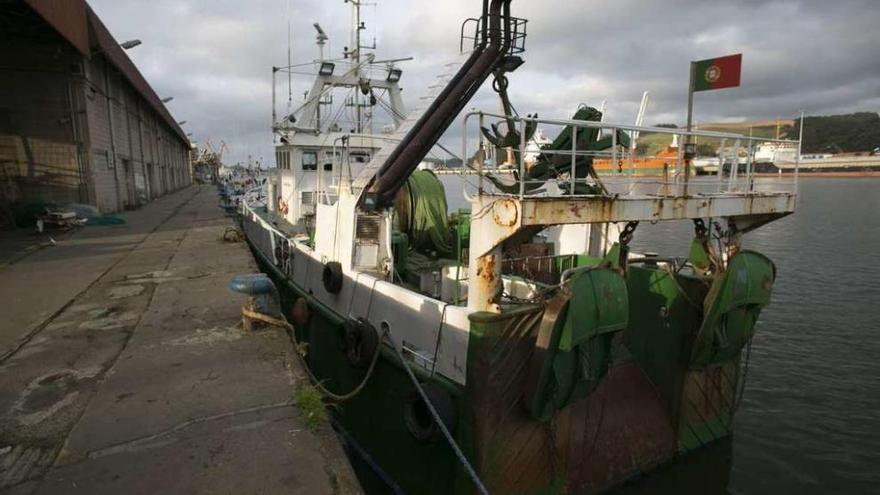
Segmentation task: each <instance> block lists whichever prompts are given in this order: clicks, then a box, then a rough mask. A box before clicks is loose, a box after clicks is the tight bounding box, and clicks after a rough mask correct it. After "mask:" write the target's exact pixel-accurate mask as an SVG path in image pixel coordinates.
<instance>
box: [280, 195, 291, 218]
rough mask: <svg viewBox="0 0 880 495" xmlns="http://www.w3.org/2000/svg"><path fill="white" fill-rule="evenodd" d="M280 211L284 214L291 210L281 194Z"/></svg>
mask: <svg viewBox="0 0 880 495" xmlns="http://www.w3.org/2000/svg"><path fill="white" fill-rule="evenodd" d="M278 211H280V212H281V214H282V215H287V212H288V211H289V210H288V207H287V201H284V198H282V197H281V196H278Z"/></svg>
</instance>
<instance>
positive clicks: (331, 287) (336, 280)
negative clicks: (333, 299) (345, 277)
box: [321, 261, 342, 294]
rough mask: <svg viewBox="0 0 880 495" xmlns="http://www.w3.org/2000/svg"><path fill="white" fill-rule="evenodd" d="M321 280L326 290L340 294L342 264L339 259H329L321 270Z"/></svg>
mask: <svg viewBox="0 0 880 495" xmlns="http://www.w3.org/2000/svg"><path fill="white" fill-rule="evenodd" d="M321 281H322V282H323V283H324V290H326V291H327V292H329V293H331V294H339V291H341V290H342V264H341V263H339V262H338V261H328V262H327V263H326V264H325V265H324V270H323V271H322V272H321Z"/></svg>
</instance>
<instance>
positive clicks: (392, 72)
mask: <svg viewBox="0 0 880 495" xmlns="http://www.w3.org/2000/svg"><path fill="white" fill-rule="evenodd" d="M401 74H403V71H402V70H400V69H398V68H396V67H392V68H390V69H388V77H386V78H385V80H386V81H388V82H397V81H400V76H401Z"/></svg>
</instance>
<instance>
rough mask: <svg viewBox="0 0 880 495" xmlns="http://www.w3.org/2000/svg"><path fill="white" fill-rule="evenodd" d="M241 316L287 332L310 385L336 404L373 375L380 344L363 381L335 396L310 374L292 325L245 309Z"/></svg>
mask: <svg viewBox="0 0 880 495" xmlns="http://www.w3.org/2000/svg"><path fill="white" fill-rule="evenodd" d="M241 315H242V316H244V317H247V318H252V319H254V320H258V321H262V322H263V323H267V324H269V325H273V326H277V327H281V328H283V329H285V330H286V331H287V335H288V336H289V337H290V341H291V342H292V343H293V345H294V353H295V354H296V355H297V357H298V358H299V360H300V362H301V363H302V365H303V369H304V370H305V372H306V374H307V375H309V378H310V379H311V380H312V383H314V385H315V388H317V389H318V391H319V392H321V393H322V394H323V395H325V396H327V397H329V398H330V399H333V400H335V401H337V402H343V401H346V400H348V399H351V398H352V397H354V396H355V395H357V394H358V393H360V391H361V390H363V388H364V386H365V385H366V384H367V382H368V381H369V380H370V377H371V376H372V375H373V369H375V367H376V362H377V361H378V360H379V354H381V352H382V345H381V344H379V345H377V346H376V352H374V353H373V359H372V360H371V361H370V367H369V368H367V374H366V375H365V376H364V379H363V380H361V383H360V384H358V386H357V387H355V388H354V390H352V391H351V392H348V393H346V394H342V395H340V394H336V393H333V392H331V391H329V390H327V388H326V387H324V385H323V384H322V383H321V381H320V380H318V378H317V377H316V376H315V374H314V373H312V370H311V368H309V365H308V363H306V360H305V358H303V355H302V354H300V346H299V342H298V341H297V340H296V332H295V330H294V328H293V325H291V324H290V323H289V322H288V321H287V320H286V319H285V320H281V319H278V318H273V317H271V316H269V315H267V314H264V313H258V312H256V311H251V310H249V309H246V308H241ZM386 333H387V332H386ZM382 337H383V336H380V337H379V338H380V339H381V338H382Z"/></svg>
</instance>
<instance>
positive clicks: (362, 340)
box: [343, 318, 379, 368]
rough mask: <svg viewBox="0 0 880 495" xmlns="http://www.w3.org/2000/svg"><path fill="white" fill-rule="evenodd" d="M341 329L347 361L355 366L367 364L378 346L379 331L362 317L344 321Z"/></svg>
mask: <svg viewBox="0 0 880 495" xmlns="http://www.w3.org/2000/svg"><path fill="white" fill-rule="evenodd" d="M343 331H344V334H343V335H344V337H343V348H344V349H343V351H344V352H345V356H346V357H347V358H348V362H349V363H350V364H351V365H352V366H354V367H356V368H364V367H367V366H369V364H370V362H372V361H373V355H374V354H376V351H377V350H378V347H379V332H377V331H376V328H375V327H374V326H373V325H372V324H371V323H370V322H369V321H367V320H365V319H363V318H358V319H356V320H348V321H346V322H345V325H344V327H343Z"/></svg>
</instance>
